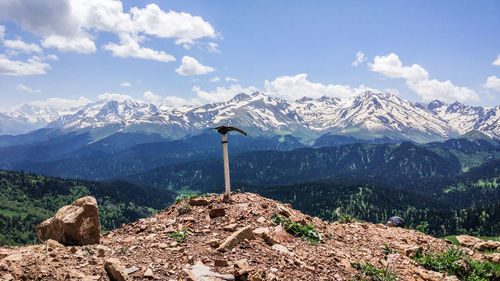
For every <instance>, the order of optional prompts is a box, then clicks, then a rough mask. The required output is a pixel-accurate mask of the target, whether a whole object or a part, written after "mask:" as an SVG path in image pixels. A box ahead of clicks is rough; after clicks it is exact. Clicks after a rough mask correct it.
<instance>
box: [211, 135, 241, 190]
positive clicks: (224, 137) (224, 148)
mask: <svg viewBox="0 0 500 281" xmlns="http://www.w3.org/2000/svg"><path fill="white" fill-rule="evenodd" d="M213 129H214V130H217V132H219V134H221V135H222V158H223V159H224V182H225V184H226V191H225V192H224V199H229V197H230V196H231V184H230V182H229V156H228V153H227V133H228V132H230V131H236V132H238V133H241V134H242V135H245V136H246V135H247V133H245V132H244V131H242V130H240V129H238V128H235V127H228V126H220V127H216V128H213Z"/></svg>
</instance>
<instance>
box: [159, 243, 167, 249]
mask: <svg viewBox="0 0 500 281" xmlns="http://www.w3.org/2000/svg"><path fill="white" fill-rule="evenodd" d="M158 248H160V249H166V248H168V245H167V244H166V243H160V244H158Z"/></svg>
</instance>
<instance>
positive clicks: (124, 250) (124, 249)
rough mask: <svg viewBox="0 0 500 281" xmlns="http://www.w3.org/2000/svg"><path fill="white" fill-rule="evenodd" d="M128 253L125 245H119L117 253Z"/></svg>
mask: <svg viewBox="0 0 500 281" xmlns="http://www.w3.org/2000/svg"><path fill="white" fill-rule="evenodd" d="M127 253H128V248H127V247H121V248H120V249H118V254H120V255H126V254H127Z"/></svg>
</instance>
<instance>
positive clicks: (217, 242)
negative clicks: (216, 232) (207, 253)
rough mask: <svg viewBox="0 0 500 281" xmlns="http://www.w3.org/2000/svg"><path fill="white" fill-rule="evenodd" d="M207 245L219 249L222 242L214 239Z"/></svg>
mask: <svg viewBox="0 0 500 281" xmlns="http://www.w3.org/2000/svg"><path fill="white" fill-rule="evenodd" d="M207 244H208V245H209V246H210V247H212V248H217V247H219V245H220V241H219V239H212V240H210V241H208V242H207Z"/></svg>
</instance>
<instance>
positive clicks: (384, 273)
mask: <svg viewBox="0 0 500 281" xmlns="http://www.w3.org/2000/svg"><path fill="white" fill-rule="evenodd" d="M351 265H352V267H354V268H356V269H359V270H361V273H362V274H363V275H364V276H366V277H369V278H370V279H369V280H373V281H394V280H397V278H398V276H397V275H396V274H395V273H394V272H392V271H391V270H389V269H388V268H386V269H379V268H376V267H374V266H373V265H371V264H369V263H365V264H361V263H351ZM363 280H364V279H363Z"/></svg>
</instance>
